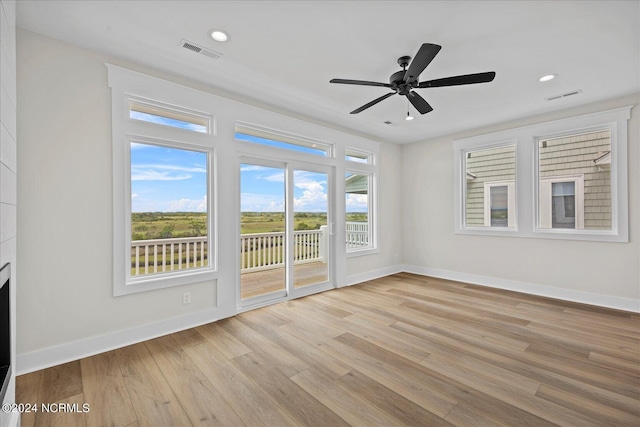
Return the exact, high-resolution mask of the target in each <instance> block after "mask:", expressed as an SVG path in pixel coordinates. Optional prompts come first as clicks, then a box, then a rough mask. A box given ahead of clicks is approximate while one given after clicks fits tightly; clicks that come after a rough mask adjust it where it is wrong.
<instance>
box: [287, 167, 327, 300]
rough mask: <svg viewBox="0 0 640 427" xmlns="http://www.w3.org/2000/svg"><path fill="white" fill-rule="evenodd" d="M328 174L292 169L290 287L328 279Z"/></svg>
mask: <svg viewBox="0 0 640 427" xmlns="http://www.w3.org/2000/svg"><path fill="white" fill-rule="evenodd" d="M328 182H329V174H327V173H323V172H312V171H307V170H299V169H296V170H294V171H293V185H292V188H291V191H292V192H293V240H292V241H293V248H292V249H293V251H292V252H293V287H294V288H296V289H297V288H301V287H305V286H310V285H316V284H319V283H325V282H328V281H329V249H330V244H329V241H330V238H329V235H330V233H329V229H328V213H329V210H328Z"/></svg>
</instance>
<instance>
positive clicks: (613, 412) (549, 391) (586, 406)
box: [536, 384, 638, 427]
mask: <svg viewBox="0 0 640 427" xmlns="http://www.w3.org/2000/svg"><path fill="white" fill-rule="evenodd" d="M536 396H538V397H540V398H542V399H545V400H548V401H549V402H553V403H556V404H559V405H562V406H563V407H565V408H569V409H572V410H574V411H576V412H579V413H581V414H584V415H585V416H587V417H589V418H591V419H593V420H595V421H597V422H599V423H603V424H607V423H610V424H612V425H616V426H619V427H625V426H626V427H637V426H638V417H636V416H634V415H632V414H629V413H626V412H623V411H620V410H618V409H615V408H611V407H609V406H607V405H603V404H601V403H599V402H596V401H594V400H593V399H587V398H585V397H583V396H581V395H570V394H567V393H565V392H564V391H563V390H560V389H558V388H555V387H553V386H550V385H547V384H542V386H541V387H540V390H538V392H537V393H536Z"/></svg>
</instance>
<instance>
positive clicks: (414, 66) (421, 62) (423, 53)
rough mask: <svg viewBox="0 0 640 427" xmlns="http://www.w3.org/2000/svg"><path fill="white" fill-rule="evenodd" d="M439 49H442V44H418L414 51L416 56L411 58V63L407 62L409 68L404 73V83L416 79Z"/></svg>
mask: <svg viewBox="0 0 640 427" xmlns="http://www.w3.org/2000/svg"><path fill="white" fill-rule="evenodd" d="M440 49H442V46H439V45H437V44H431V43H424V44H423V45H422V46H420V49H419V50H418V53H416V56H415V57H414V58H413V61H411V64H409V68H408V69H407V72H406V73H405V75H404V81H405V83H409V82H413V81H415V80H417V79H418V76H419V75H420V73H422V72H423V71H424V69H425V68H427V65H429V64H430V63H431V61H433V58H435V56H436V55H437V54H438V52H440Z"/></svg>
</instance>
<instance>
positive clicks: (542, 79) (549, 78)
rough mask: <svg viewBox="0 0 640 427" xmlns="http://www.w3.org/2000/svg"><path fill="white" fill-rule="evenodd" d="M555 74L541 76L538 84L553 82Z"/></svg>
mask: <svg viewBox="0 0 640 427" xmlns="http://www.w3.org/2000/svg"><path fill="white" fill-rule="evenodd" d="M557 76H558V75H557V74H547V75H546V76H542V77H540V78H539V79H538V81H539V82H548V81H549V80H553V79H555V78H556V77H557Z"/></svg>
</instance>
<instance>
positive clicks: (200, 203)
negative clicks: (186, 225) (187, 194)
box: [167, 195, 207, 212]
mask: <svg viewBox="0 0 640 427" xmlns="http://www.w3.org/2000/svg"><path fill="white" fill-rule="evenodd" d="M206 211H207V196H206V195H205V196H204V197H203V198H202V199H195V200H194V199H180V200H171V201H169V207H168V208H167V212H206Z"/></svg>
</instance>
